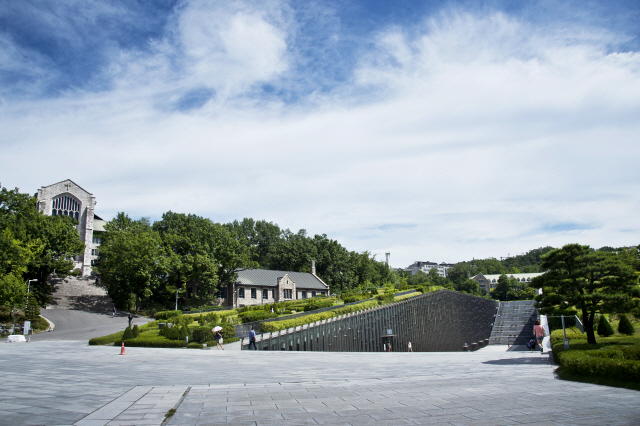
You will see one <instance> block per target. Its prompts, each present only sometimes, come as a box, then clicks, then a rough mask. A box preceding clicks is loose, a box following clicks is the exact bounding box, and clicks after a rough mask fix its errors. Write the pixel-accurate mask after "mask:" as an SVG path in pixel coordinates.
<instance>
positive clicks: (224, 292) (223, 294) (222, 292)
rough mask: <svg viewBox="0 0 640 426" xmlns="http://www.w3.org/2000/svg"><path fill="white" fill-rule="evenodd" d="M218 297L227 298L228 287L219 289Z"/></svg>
mask: <svg viewBox="0 0 640 426" xmlns="http://www.w3.org/2000/svg"><path fill="white" fill-rule="evenodd" d="M218 298H220V299H226V298H227V289H226V287H224V288H221V289H220V290H218Z"/></svg>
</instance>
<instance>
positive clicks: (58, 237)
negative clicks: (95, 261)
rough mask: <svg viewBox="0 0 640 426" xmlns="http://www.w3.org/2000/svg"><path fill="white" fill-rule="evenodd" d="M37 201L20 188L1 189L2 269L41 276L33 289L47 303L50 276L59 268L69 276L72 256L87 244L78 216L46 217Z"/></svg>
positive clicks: (29, 275) (0, 259)
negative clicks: (78, 226) (79, 227)
mask: <svg viewBox="0 0 640 426" xmlns="http://www.w3.org/2000/svg"><path fill="white" fill-rule="evenodd" d="M36 202H37V200H36V198H35V197H33V196H31V195H29V194H22V193H20V192H19V191H18V189H14V190H7V189H6V188H2V189H1V190H0V240H1V241H0V246H2V247H0V269H4V270H5V273H8V272H6V270H7V269H11V268H18V269H19V272H13V273H14V274H16V276H20V277H21V278H22V279H24V280H27V279H37V280H38V281H37V282H36V283H34V284H32V285H31V292H32V293H33V294H34V296H35V297H37V298H38V302H39V303H40V305H41V306H44V305H46V304H48V302H49V298H50V286H49V285H48V283H47V279H48V277H49V275H50V274H51V273H52V272H54V271H55V272H56V274H57V275H58V276H59V277H65V276H67V275H68V274H69V272H70V271H71V270H72V269H73V265H74V264H73V260H72V258H73V257H74V256H77V255H80V254H82V253H83V251H84V243H83V242H82V241H81V240H80V236H79V234H78V231H77V229H76V228H75V225H76V222H75V220H74V219H72V218H70V217H67V216H45V215H43V214H42V213H40V212H38V211H37V210H36ZM20 253H21V254H20ZM16 256H18V257H16ZM18 258H20V259H21V260H18ZM9 264H11V265H13V266H8V265H9ZM2 265H4V266H2ZM0 274H2V272H0Z"/></svg>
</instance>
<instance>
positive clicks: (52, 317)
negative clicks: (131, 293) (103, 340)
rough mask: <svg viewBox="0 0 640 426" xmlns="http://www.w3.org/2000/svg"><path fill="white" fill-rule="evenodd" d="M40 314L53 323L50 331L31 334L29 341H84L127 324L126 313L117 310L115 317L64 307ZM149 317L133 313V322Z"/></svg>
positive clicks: (120, 328) (122, 327)
mask: <svg viewBox="0 0 640 426" xmlns="http://www.w3.org/2000/svg"><path fill="white" fill-rule="evenodd" d="M40 315H41V316H43V317H44V318H46V319H48V320H49V321H50V322H52V323H54V324H55V328H54V329H53V331H50V332H43V333H38V334H35V335H33V336H31V341H32V342H33V341H43V340H80V341H83V343H86V342H87V341H88V340H89V339H91V338H94V337H101V336H106V335H108V334H112V333H117V332H118V331H122V330H124V329H125V328H126V327H127V325H128V324H129V320H128V318H127V315H128V314H127V313H125V312H118V313H117V314H116V317H115V318H112V314H111V313H98V312H86V311H73V310H64V309H41V310H40ZM149 321H152V319H151V318H147V317H142V316H137V315H134V318H133V323H134V324H138V325H139V326H140V325H142V324H146V323H148V322H149Z"/></svg>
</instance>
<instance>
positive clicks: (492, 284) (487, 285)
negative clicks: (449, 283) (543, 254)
mask: <svg viewBox="0 0 640 426" xmlns="http://www.w3.org/2000/svg"><path fill="white" fill-rule="evenodd" d="M542 274H544V272H531V273H524V274H505V275H506V276H507V278H515V279H516V281H517V282H519V283H530V282H531V280H532V279H534V278H535V277H538V276H540V275H542ZM500 275H502V274H486V275H485V274H478V275H475V276H473V277H471V279H472V280H475V281H477V282H478V285H479V286H480V287H482V288H484V289H485V290H486V291H487V293H488V292H490V291H491V290H493V289H494V288H496V285H497V284H498V278H500Z"/></svg>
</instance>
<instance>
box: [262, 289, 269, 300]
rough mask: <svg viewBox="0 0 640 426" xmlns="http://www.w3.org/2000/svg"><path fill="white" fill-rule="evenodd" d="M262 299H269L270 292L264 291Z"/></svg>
mask: <svg viewBox="0 0 640 426" xmlns="http://www.w3.org/2000/svg"><path fill="white" fill-rule="evenodd" d="M262 298H263V299H268V298H269V290H262Z"/></svg>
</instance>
